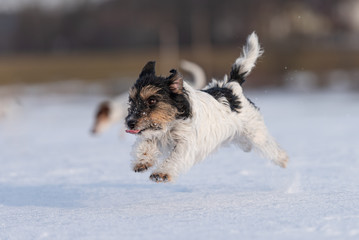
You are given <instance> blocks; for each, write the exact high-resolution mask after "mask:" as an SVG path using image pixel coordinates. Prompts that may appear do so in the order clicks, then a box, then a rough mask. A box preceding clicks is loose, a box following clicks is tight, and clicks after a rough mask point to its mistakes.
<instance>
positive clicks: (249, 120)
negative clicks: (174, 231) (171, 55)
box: [133, 33, 288, 181]
mask: <svg viewBox="0 0 359 240" xmlns="http://www.w3.org/2000/svg"><path fill="white" fill-rule="evenodd" d="M244 49H246V50H244V51H243V52H244V53H243V55H242V56H241V57H240V58H238V59H237V60H236V63H235V64H239V63H243V64H245V67H243V68H242V66H240V68H239V69H242V70H243V69H244V70H243V71H246V72H250V70H251V68H252V67H253V66H254V64H255V59H256V58H257V57H258V56H259V55H260V52H261V51H260V50H259V44H258V38H257V36H256V35H255V34H254V33H253V34H252V35H251V36H250V37H249V38H248V43H247V45H246V46H245V48H244ZM247 57H248V58H250V59H248V58H247ZM213 85H218V86H221V87H225V88H229V89H231V90H232V91H233V93H234V94H235V95H236V96H238V97H239V99H240V102H241V106H242V108H241V109H240V112H239V113H237V112H234V111H231V109H230V108H229V107H228V106H226V105H225V104H223V103H221V101H217V100H216V99H215V98H213V97H212V96H211V95H209V94H207V93H206V92H203V91H199V90H195V89H194V88H192V87H191V86H190V85H188V84H186V83H184V88H185V89H186V91H187V94H188V99H189V101H190V104H191V108H192V117H191V118H188V119H186V120H175V121H173V122H171V123H169V124H168V126H167V127H166V128H165V129H163V130H156V131H152V130H149V131H144V132H143V133H142V134H141V137H140V139H139V141H138V142H137V144H136V145H135V148H134V155H135V160H134V162H133V164H134V166H135V165H136V164H137V163H143V162H146V161H148V162H149V163H151V164H150V165H153V164H156V163H157V168H156V169H155V170H154V171H153V174H152V175H151V176H155V175H159V174H160V175H162V176H163V175H166V176H169V179H171V180H173V179H175V178H176V177H177V176H178V175H179V174H181V173H183V172H185V171H187V170H188V169H189V168H191V167H192V166H193V165H194V164H195V163H197V162H199V161H201V160H203V159H204V158H205V157H206V156H208V155H209V154H210V153H211V152H213V151H214V150H216V149H217V148H218V147H220V146H221V145H222V144H224V143H234V144H237V145H238V146H240V147H241V148H242V149H243V150H244V151H246V152H248V151H250V150H251V149H254V150H256V151H257V152H259V153H260V154H261V155H262V156H263V157H265V158H268V159H270V160H272V161H273V162H274V163H275V164H277V165H279V166H281V167H286V164H287V161H288V156H287V154H286V153H285V151H284V150H282V149H281V148H280V146H279V145H278V144H277V143H276V142H275V140H274V139H273V137H272V136H271V135H270V134H269V133H268V131H267V128H266V126H265V124H264V121H263V118H262V116H261V114H260V112H259V111H258V109H257V108H256V107H254V106H253V104H251V103H250V102H249V101H248V99H247V98H246V97H245V96H244V95H243V92H242V87H241V86H240V84H239V83H238V82H235V81H228V78H227V77H226V76H225V78H224V80H223V81H216V80H213V82H212V83H210V84H209V86H207V87H206V88H209V87H211V86H213ZM163 149H167V151H164V150H163ZM148 150H150V151H148ZM160 153H162V154H163V161H162V162H159V161H157V159H158V157H159V156H160V155H161V154H160ZM144 160H145V161H144ZM151 179H152V180H155V181H158V178H155V177H154V178H151ZM160 181H161V180H160ZM162 181H166V179H162Z"/></svg>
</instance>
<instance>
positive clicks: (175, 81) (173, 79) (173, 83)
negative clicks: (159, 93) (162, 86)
mask: <svg viewBox="0 0 359 240" xmlns="http://www.w3.org/2000/svg"><path fill="white" fill-rule="evenodd" d="M170 73H171V75H170V76H169V77H168V78H167V79H168V80H169V82H170V89H171V91H172V92H173V93H177V94H182V93H183V76H182V75H181V74H180V73H179V72H177V70H175V69H172V70H171V71H170Z"/></svg>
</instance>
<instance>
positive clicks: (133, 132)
mask: <svg viewBox="0 0 359 240" xmlns="http://www.w3.org/2000/svg"><path fill="white" fill-rule="evenodd" d="M126 132H127V133H131V134H137V133H139V132H140V130H126Z"/></svg>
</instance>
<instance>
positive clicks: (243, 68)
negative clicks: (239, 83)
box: [234, 32, 263, 76]
mask: <svg viewBox="0 0 359 240" xmlns="http://www.w3.org/2000/svg"><path fill="white" fill-rule="evenodd" d="M262 54H263V50H262V49H261V46H260V45H259V42H258V36H257V34H256V33H255V32H253V33H252V34H251V35H249V36H248V38H247V44H246V45H245V46H244V47H243V51H242V54H241V55H240V56H239V58H237V59H236V61H235V62H234V65H235V66H236V67H237V68H238V67H239V74H241V73H245V74H244V76H248V75H249V73H250V72H251V70H252V69H253V67H254V66H255V64H256V61H257V59H258V57H260V56H261V55H262Z"/></svg>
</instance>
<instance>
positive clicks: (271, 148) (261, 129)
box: [244, 116, 289, 168]
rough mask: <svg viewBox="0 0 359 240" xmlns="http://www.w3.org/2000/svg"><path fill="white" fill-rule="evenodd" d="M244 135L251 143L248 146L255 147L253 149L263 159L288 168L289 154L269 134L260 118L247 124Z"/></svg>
mask: <svg viewBox="0 0 359 240" xmlns="http://www.w3.org/2000/svg"><path fill="white" fill-rule="evenodd" d="M244 135H245V138H246V139H248V141H249V143H248V144H249V145H251V146H253V149H255V150H256V151H257V152H259V153H260V154H261V155H262V156H263V157H265V158H267V159H270V160H271V161H273V162H274V163H275V164H277V165H279V166H280V167H283V168H285V167H286V166H287V163H288V160H289V158H288V155H287V153H286V152H285V151H284V150H283V149H282V148H281V147H280V146H279V144H278V143H277V142H276V141H275V139H274V138H273V137H272V136H271V135H270V134H269V132H268V130H267V128H266V126H265V124H264V121H263V119H262V118H261V117H260V116H258V117H257V118H256V119H255V120H253V121H249V122H247V123H246V126H245V131H244Z"/></svg>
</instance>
